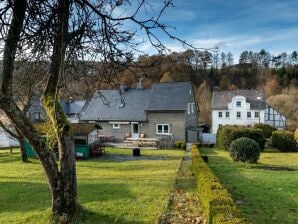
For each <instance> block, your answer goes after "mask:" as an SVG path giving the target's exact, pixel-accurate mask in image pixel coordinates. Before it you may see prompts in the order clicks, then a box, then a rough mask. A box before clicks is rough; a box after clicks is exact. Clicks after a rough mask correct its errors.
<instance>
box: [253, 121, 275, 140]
mask: <svg viewBox="0 0 298 224" xmlns="http://www.w3.org/2000/svg"><path fill="white" fill-rule="evenodd" d="M254 128H259V129H261V130H262V131H263V133H264V137H265V138H270V137H271V135H272V132H274V131H277V128H276V127H273V126H271V125H269V124H255V125H254Z"/></svg>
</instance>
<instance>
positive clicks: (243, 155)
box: [230, 137, 261, 163]
mask: <svg viewBox="0 0 298 224" xmlns="http://www.w3.org/2000/svg"><path fill="white" fill-rule="evenodd" d="M260 151H261V148H260V146H259V145H258V143H257V142H256V141H254V140H252V139H250V138H246V137H242V138H237V139H236V140H234V141H233V142H232V143H231V145H230V155H231V157H232V159H233V160H234V161H242V162H250V163H256V162H257V161H258V159H259V157H260Z"/></svg>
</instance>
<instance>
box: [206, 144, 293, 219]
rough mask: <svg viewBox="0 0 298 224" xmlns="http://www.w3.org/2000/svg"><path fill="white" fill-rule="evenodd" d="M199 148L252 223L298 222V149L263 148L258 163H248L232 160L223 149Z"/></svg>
mask: <svg viewBox="0 0 298 224" xmlns="http://www.w3.org/2000/svg"><path fill="white" fill-rule="evenodd" d="M201 152H202V154H207V155H209V163H208V165H209V166H210V168H211V169H212V170H213V172H214V173H215V174H216V176H218V178H219V179H220V181H221V182H222V183H223V184H224V185H225V186H226V187H227V188H228V189H229V191H230V192H231V193H232V196H233V198H234V200H235V202H236V203H237V204H238V206H239V208H240V210H241V212H242V213H243V215H244V216H245V217H247V218H248V219H249V220H250V221H251V222H252V223H257V224H264V223H282V224H293V223H298V153H279V152H262V153H261V157H260V160H259V161H258V164H257V165H249V164H247V163H236V162H233V161H232V160H231V159H230V157H229V154H228V152H226V151H223V150H217V149H210V148H205V149H202V150H201ZM276 167H282V169H288V168H290V169H293V170H295V169H296V171H287V170H273V169H272V168H274V169H275V168H276Z"/></svg>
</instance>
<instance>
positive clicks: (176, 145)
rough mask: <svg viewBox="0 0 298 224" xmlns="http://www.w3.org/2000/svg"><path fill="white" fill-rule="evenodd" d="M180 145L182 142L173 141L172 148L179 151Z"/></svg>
mask: <svg viewBox="0 0 298 224" xmlns="http://www.w3.org/2000/svg"><path fill="white" fill-rule="evenodd" d="M181 143H182V141H175V143H174V147H175V148H177V149H180V148H181Z"/></svg>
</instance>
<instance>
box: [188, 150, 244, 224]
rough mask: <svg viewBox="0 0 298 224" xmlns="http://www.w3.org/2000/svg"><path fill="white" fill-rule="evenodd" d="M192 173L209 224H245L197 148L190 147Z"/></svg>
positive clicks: (228, 194) (225, 190)
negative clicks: (194, 176)
mask: <svg viewBox="0 0 298 224" xmlns="http://www.w3.org/2000/svg"><path fill="white" fill-rule="evenodd" d="M191 153H192V165H193V171H194V173H195V175H196V179H197V184H198V194H199V198H200V201H201V204H202V207H203V209H204V211H205V214H206V216H207V219H208V223H210V224H223V223H225V224H246V223H248V222H247V221H246V220H245V219H244V218H242V217H241V216H240V212H239V210H238V209H237V207H236V205H235V203H234V201H233V199H232V197H231V195H230V193H229V192H228V190H227V189H226V188H225V187H223V185H222V184H221V183H220V182H219V180H218V178H217V177H216V176H215V175H214V174H213V172H212V171H211V170H210V168H209V167H208V165H207V164H206V163H205V162H204V161H203V159H202V157H201V155H200V153H199V150H198V148H197V146H195V145H193V146H192V147H191Z"/></svg>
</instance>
